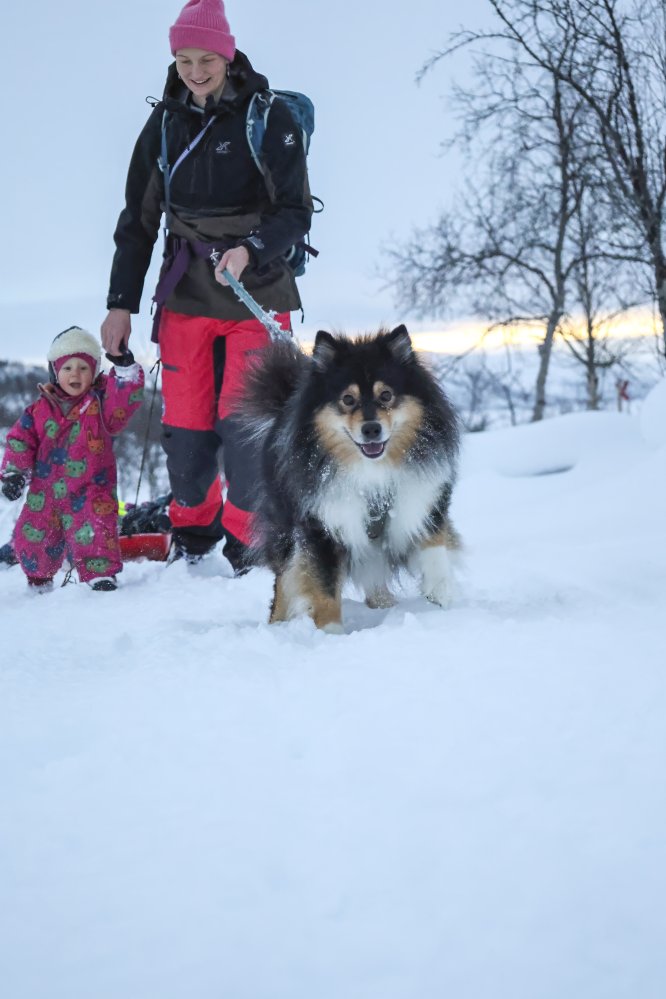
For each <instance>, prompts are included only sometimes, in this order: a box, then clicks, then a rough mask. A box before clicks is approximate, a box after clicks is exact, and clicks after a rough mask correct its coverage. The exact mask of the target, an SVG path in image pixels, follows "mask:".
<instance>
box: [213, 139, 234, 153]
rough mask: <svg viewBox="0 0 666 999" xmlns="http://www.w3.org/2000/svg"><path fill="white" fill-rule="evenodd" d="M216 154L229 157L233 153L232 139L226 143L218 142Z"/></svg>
mask: <svg viewBox="0 0 666 999" xmlns="http://www.w3.org/2000/svg"><path fill="white" fill-rule="evenodd" d="M215 152H216V153H217V154H218V156H228V155H229V153H230V152H231V139H227V140H226V141H225V142H218V144H217V145H216V147H215Z"/></svg>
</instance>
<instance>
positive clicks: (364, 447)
mask: <svg viewBox="0 0 666 999" xmlns="http://www.w3.org/2000/svg"><path fill="white" fill-rule="evenodd" d="M383 450H384V445H383V443H374V444H361V451H362V452H363V454H364V455H365V456H366V458H378V457H379V455H380V454H381V453H382V452H383Z"/></svg>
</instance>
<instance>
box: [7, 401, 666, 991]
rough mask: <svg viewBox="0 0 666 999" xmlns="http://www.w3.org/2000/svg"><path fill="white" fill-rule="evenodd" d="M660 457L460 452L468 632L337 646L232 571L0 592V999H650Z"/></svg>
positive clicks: (422, 629)
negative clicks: (102, 586)
mask: <svg viewBox="0 0 666 999" xmlns="http://www.w3.org/2000/svg"><path fill="white" fill-rule="evenodd" d="M665 428H666V383H661V384H660V385H659V386H657V388H656V389H655V390H654V391H653V393H652V395H651V396H649V397H648V399H647V400H646V402H645V403H644V405H643V407H642V413H640V414H639V413H635V414H633V415H631V416H629V415H625V414H615V413H594V414H572V415H569V416H563V417H558V418H556V419H553V420H550V421H547V422H545V423H543V424H541V425H529V426H521V427H518V428H515V429H505V430H498V431H494V432H488V433H485V434H474V435H470V436H468V437H467V438H466V440H465V454H464V462H463V470H462V476H461V481H460V484H459V486H458V489H457V493H456V495H455V500H454V507H453V516H454V520H455V523H456V524H457V526H458V528H459V529H460V531H461V533H462V535H463V538H464V540H465V542H466V546H467V554H466V560H465V566H464V571H463V573H462V577H461V585H460V593H459V596H458V599H457V601H456V603H455V605H454V607H453V608H452V609H451V610H449V611H447V612H443V611H441V610H439V609H437V608H435V607H433V606H430V605H427V604H426V603H425V602H424V601H423V600H421V599H419V598H418V597H417V596H416V595H415V590H414V588H413V587H412V586H411V585H408V586H407V588H406V591H405V593H404V594H403V598H402V600H401V602H400V603H399V604H398V606H397V607H395V608H394V609H392V610H390V611H370V610H367V609H366V608H365V607H364V606H363V605H362V604H361V603H360V602H359V600H358V599H357V598H356V597H355V595H354V594H349V596H348V599H347V600H346V601H345V615H346V627H347V634H346V635H344V636H339V637H336V636H328V635H323V634H320V633H317V632H316V631H315V630H314V629H313V627H312V626H311V625H310V624H309V623H308V622H306V621H297V622H293V623H291V624H288V625H280V626H275V627H269V626H268V625H267V624H266V617H267V608H268V602H269V598H270V592H271V579H270V577H269V575H268V573H265V572H263V571H257V570H255V571H254V572H252V573H250V574H249V575H248V576H246V577H244V578H242V579H238V580H234V579H231V578H229V576H230V573H229V570H228V566H227V563H226V561H225V560H224V559H223V557H222V556H215V557H214V558H213V559H212V560H211V561H209V562H208V563H207V564H204V566H202V567H198V568H197V569H189V570H188V568H187V567H186V566H184V565H183V564H176V565H174V566H171V567H170V568H165V567H164V566H163V565H157V564H151V563H144V564H130V565H128V566H127V567H126V570H125V572H124V574H123V576H122V588H121V589H120V590H119V591H118V592H117V593H115V594H97V593H92V592H91V591H89V590H88V589H87V588H85V587H83V586H79V585H69V586H66V587H64V588H61V589H58V590H56V591H55V592H54V593H52V594H50V595H46V596H37V595H29V594H28V593H27V592H26V587H25V583H24V580H23V577H22V575H21V572H20V570H19V569H17V568H13V569H9V570H4V571H0V606H2V611H3V655H2V666H1V667H0V768H1V769H0V786H1V787H2V792H3V793H2V808H1V809H0V886H1V896H2V907H1V910H0V974H1V981H2V993H3V995H5V996H7V997H8V999H90V997H94V999H121V997H122V999H444V997H450V999H564V997H566V999H661V997H662V996H663V995H664V989H665V988H666V947H664V940H665V939H666V902H665V901H664V900H665V899H666V835H665V828H666V778H665V776H664V774H665V772H666V726H665V725H664V714H665V711H666V671H665V669H664V662H665V661H666V656H665V654H664V606H666V526H665V522H664V515H663V509H664V495H665V494H666V429H665ZM14 513H15V511H14V508H12V507H10V505H9V504H7V503H3V505H2V506H1V507H0V530H2V534H3V536H2V538H1V540H5V539H6V538H5V536H6V535H8V533H9V530H10V522H11V518H12V517H13V515H14Z"/></svg>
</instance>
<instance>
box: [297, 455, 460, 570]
mask: <svg viewBox="0 0 666 999" xmlns="http://www.w3.org/2000/svg"><path fill="white" fill-rule="evenodd" d="M450 475H451V473H450V469H449V468H448V466H445V467H444V466H441V465H440V466H434V467H431V468H426V469H424V468H422V467H421V468H418V467H417V468H406V467H404V466H403V467H401V468H396V467H395V466H392V465H390V464H389V463H388V462H383V461H376V462H371V461H369V460H365V461H364V462H363V463H362V464H360V465H359V466H357V467H356V468H352V469H344V470H342V469H339V470H338V471H337V472H336V473H335V474H334V475H332V476H331V479H330V480H329V481H328V482H327V483H325V484H324V485H323V487H322V489H321V490H320V492H319V495H318V496H317V498H316V501H315V504H314V506H313V510H312V512H313V513H314V515H315V516H316V517H317V518H318V519H319V520H320V521H321V522H322V523H323V524H324V526H325V527H326V529H327V530H328V531H329V533H330V534H331V535H332V536H333V537H334V538H336V540H337V541H339V542H340V543H341V544H342V545H344V547H345V548H347V549H348V551H349V552H350V554H351V556H352V560H353V561H357V560H361V559H365V558H368V557H369V556H370V554H371V551H372V550H373V549H375V548H376V547H377V545H379V546H380V547H381V548H383V549H384V551H385V552H386V553H387V555H388V554H389V553H390V554H392V555H394V556H397V557H400V556H405V555H406V554H408V552H409V551H410V549H411V548H412V547H413V545H414V543H415V542H416V541H417V540H418V538H419V537H421V536H422V535H423V534H424V533H425V531H426V529H427V527H428V525H429V515H430V512H431V511H432V508H433V506H434V505H435V503H436V501H437V499H438V498H439V496H440V493H441V491H442V489H443V488H444V486H445V485H446V483H447V482H448V481H450ZM384 514H385V516H384ZM378 517H381V518H382V521H383V525H382V529H381V536H380V537H379V538H377V539H376V540H374V541H373V540H372V539H371V538H370V537H369V534H368V528H369V524H370V522H371V521H372V520H376V519H377V518H378Z"/></svg>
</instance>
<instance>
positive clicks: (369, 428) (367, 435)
mask: <svg viewBox="0 0 666 999" xmlns="http://www.w3.org/2000/svg"><path fill="white" fill-rule="evenodd" d="M361 433H362V435H363V440H364V441H376V440H379V438H380V437H381V436H382V425H381V423H380V422H379V420H367V421H366V422H365V423H364V424H363V425H362V426H361Z"/></svg>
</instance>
